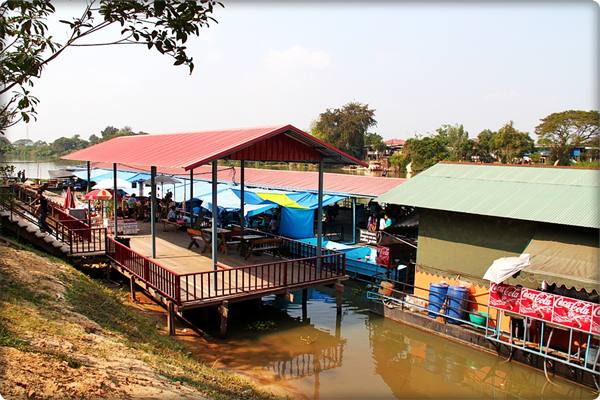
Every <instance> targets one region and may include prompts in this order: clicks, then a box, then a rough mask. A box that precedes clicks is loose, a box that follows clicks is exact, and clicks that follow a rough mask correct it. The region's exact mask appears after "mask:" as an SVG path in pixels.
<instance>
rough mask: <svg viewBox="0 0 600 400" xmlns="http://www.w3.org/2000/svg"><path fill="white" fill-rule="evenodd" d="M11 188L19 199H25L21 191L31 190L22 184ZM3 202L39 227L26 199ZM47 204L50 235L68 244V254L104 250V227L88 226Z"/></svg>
mask: <svg viewBox="0 0 600 400" xmlns="http://www.w3.org/2000/svg"><path fill="white" fill-rule="evenodd" d="M13 188H16V190H17V198H18V199H19V200H21V201H25V200H24V199H23V192H26V191H29V192H32V190H31V189H29V188H27V189H25V188H24V187H23V186H22V185H13ZM3 204H4V206H5V207H7V208H8V209H9V210H10V212H11V213H15V214H17V215H19V216H20V217H21V218H24V219H26V220H27V221H29V222H31V223H33V224H35V225H36V226H38V227H39V228H41V226H40V224H39V221H38V220H37V219H36V218H35V215H34V211H33V210H32V208H31V207H30V206H29V205H28V202H27V201H25V204H20V203H19V202H17V201H14V200H11V201H9V202H3ZM26 205H27V206H26ZM49 206H50V211H51V213H50V215H48V216H47V217H46V221H47V222H48V223H49V224H48V225H49V226H51V228H52V229H51V231H50V235H52V236H54V237H55V238H56V239H57V240H60V241H61V242H63V243H65V244H67V245H68V246H69V253H70V254H85V253H96V252H101V251H105V249H106V246H105V236H106V229H105V228H94V227H90V226H89V225H87V224H86V223H83V222H82V221H81V220H78V219H77V218H74V217H73V216H71V215H69V214H68V213H66V212H65V211H64V210H61V209H57V208H56V207H55V206H54V204H52V203H51V202H49ZM53 211H54V212H55V213H57V214H59V215H61V216H63V219H61V218H60V217H59V218H55V217H54V215H55V214H53V213H52V212H53ZM64 217H66V218H64Z"/></svg>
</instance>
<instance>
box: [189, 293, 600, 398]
mask: <svg viewBox="0 0 600 400" xmlns="http://www.w3.org/2000/svg"><path fill="white" fill-rule="evenodd" d="M363 288H364V287H363V286H360V285H358V284H356V283H347V284H346V288H345V303H344V306H343V313H342V316H341V319H338V320H336V306H335V293H334V291H333V289H329V288H324V287H323V288H319V289H312V290H310V291H309V302H308V318H307V320H305V321H304V320H303V319H302V310H301V303H300V296H301V294H300V293H296V294H295V298H294V301H293V302H289V301H286V300H284V299H281V298H275V297H267V298H265V299H263V303H262V305H260V306H257V305H256V304H255V305H254V306H250V307H242V308H234V307H232V308H231V310H230V326H229V335H228V337H227V339H215V338H207V339H201V338H198V337H197V336H195V335H189V336H185V335H183V336H179V338H180V339H181V340H183V341H185V342H188V343H189V344H190V345H191V347H192V348H193V349H194V350H193V353H194V354H196V355H197V356H198V357H199V358H201V359H203V360H205V361H207V363H208V364H209V365H214V366H215V367H218V368H226V369H230V370H235V371H237V372H239V373H242V374H244V375H247V376H249V377H251V378H252V379H254V380H255V381H256V382H257V383H258V384H259V385H261V386H262V387H264V388H265V389H269V390H273V391H274V392H276V393H280V394H284V395H288V396H290V397H293V398H305V399H333V398H344V399H380V398H446V399H448V398H456V399H465V398H477V399H479V398H489V399H565V398H568V399H571V400H575V399H594V398H596V397H597V396H598V395H597V393H595V392H594V391H592V390H590V389H588V388H585V387H583V386H580V385H576V384H573V383H571V382H568V381H566V380H563V379H560V378H558V377H554V378H551V380H552V383H548V382H547V381H546V378H545V377H544V374H543V372H542V371H538V370H535V369H533V368H530V367H527V366H524V365H521V364H518V363H516V362H505V361H504V360H503V359H502V358H499V357H496V356H495V355H492V354H488V353H484V352H481V351H478V350H474V349H471V348H469V347H467V346H465V345H462V344H458V343H454V342H451V341H448V340H446V339H442V338H440V337H438V336H435V335H432V334H429V333H427V332H424V331H421V330H418V329H415V328H411V327H408V326H406V325H403V324H400V323H397V322H394V321H391V320H387V319H384V318H383V317H380V316H378V315H375V314H373V313H371V312H369V311H368V310H367V305H368V304H367V300H366V299H365V292H364V290H363ZM213 317H215V316H213ZM192 319H194V321H195V322H196V323H197V324H198V325H199V326H201V327H203V328H204V329H206V330H207V331H208V332H209V333H210V332H211V331H212V332H213V333H215V332H214V328H216V327H217V321H216V319H212V318H211V317H200V316H196V317H194V316H192Z"/></svg>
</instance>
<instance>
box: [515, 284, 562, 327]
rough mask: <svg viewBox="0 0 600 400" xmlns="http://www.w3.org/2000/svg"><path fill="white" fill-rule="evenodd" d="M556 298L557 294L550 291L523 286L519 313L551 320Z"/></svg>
mask: <svg viewBox="0 0 600 400" xmlns="http://www.w3.org/2000/svg"><path fill="white" fill-rule="evenodd" d="M555 298H556V296H554V295H553V294H550V293H545V292H540V291H537V290H532V289H526V288H523V289H522V290H521V298H520V299H519V313H520V314H523V315H526V316H528V317H533V318H538V319H543V320H546V321H550V319H551V318H552V309H553V307H554V301H555Z"/></svg>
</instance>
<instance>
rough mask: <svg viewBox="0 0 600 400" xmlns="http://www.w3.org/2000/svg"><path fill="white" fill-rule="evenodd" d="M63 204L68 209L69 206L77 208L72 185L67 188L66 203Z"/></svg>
mask: <svg viewBox="0 0 600 400" xmlns="http://www.w3.org/2000/svg"><path fill="white" fill-rule="evenodd" d="M63 206H64V208H65V209H67V210H68V209H69V208H75V196H74V195H73V192H72V191H71V188H70V187H68V188H67V193H66V194H65V203H64V205H63Z"/></svg>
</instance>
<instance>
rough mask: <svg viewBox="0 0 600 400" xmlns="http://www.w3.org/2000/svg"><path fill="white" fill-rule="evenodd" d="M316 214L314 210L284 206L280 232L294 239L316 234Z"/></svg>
mask: <svg viewBox="0 0 600 400" xmlns="http://www.w3.org/2000/svg"><path fill="white" fill-rule="evenodd" d="M314 215H315V211H314V210H303V209H299V208H287V207H282V208H281V218H280V220H279V234H280V235H282V236H287V237H291V238H292V239H301V238H307V237H313V236H315V231H314V227H313V225H314Z"/></svg>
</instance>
